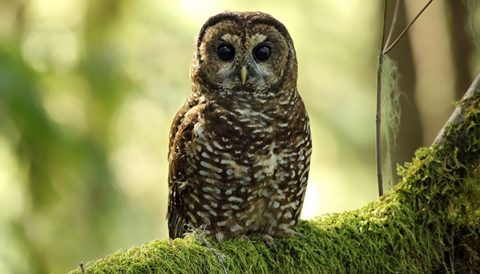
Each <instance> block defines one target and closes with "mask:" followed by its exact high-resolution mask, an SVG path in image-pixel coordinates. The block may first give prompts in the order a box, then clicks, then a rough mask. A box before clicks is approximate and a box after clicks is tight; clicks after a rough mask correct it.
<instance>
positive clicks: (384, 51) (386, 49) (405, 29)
mask: <svg viewBox="0 0 480 274" xmlns="http://www.w3.org/2000/svg"><path fill="white" fill-rule="evenodd" d="M432 2H433V0H430V1H428V3H427V4H426V5H425V6H424V7H423V8H422V9H421V10H420V12H419V13H417V15H416V16H415V17H414V18H413V20H412V21H411V22H410V23H409V24H408V25H407V26H406V27H405V28H404V29H403V30H402V32H401V33H400V34H399V35H398V36H397V38H396V39H395V41H393V42H392V44H391V45H389V46H386V47H385V48H384V50H383V51H382V53H383V54H387V53H388V52H389V51H390V50H391V49H392V48H393V47H395V45H396V44H397V43H398V41H400V39H402V37H403V36H404V35H405V33H407V31H408V30H409V29H410V28H411V27H412V26H413V24H414V23H415V21H417V19H418V18H419V17H420V15H422V13H423V12H424V11H425V10H426V9H427V8H428V6H430V4H431V3H432Z"/></svg>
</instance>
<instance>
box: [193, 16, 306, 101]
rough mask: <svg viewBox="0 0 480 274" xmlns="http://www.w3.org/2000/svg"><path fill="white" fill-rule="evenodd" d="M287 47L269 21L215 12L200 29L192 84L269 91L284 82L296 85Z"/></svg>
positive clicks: (291, 52)
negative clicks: (195, 82)
mask: <svg viewBox="0 0 480 274" xmlns="http://www.w3.org/2000/svg"><path fill="white" fill-rule="evenodd" d="M295 58H296V57H295V50H294V48H293V42H292V40H291V38H290V35H289V34H288V32H287V30H286V28H285V27H284V26H283V25H282V24H281V23H280V22H278V21H277V20H276V19H274V18H273V17H272V16H270V15H268V14H265V13H260V12H255V13H246V12H245V13H239V12H234V13H233V12H227V13H221V14H219V15H216V16H214V17H212V18H210V19H209V20H208V21H207V22H206V23H205V25H204V26H203V27H202V30H201V32H200V35H199V38H198V41H197V52H196V56H195V58H194V61H193V64H192V80H193V81H196V80H198V81H200V82H201V83H202V84H204V85H207V86H209V87H210V90H214V91H231V92H235V91H246V92H260V93H261V92H274V91H275V90H276V87H279V86H281V85H282V83H283V82H284V81H285V78H287V77H288V78H289V79H290V80H291V79H294V81H296V73H297V72H296V59H295Z"/></svg>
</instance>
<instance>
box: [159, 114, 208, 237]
mask: <svg viewBox="0 0 480 274" xmlns="http://www.w3.org/2000/svg"><path fill="white" fill-rule="evenodd" d="M202 110H203V106H202V105H200V106H195V107H193V108H190V109H188V111H185V110H184V111H182V110H181V111H180V112H179V113H178V114H177V117H176V118H175V120H174V122H173V125H172V129H171V135H170V148H169V153H168V162H169V172H168V189H169V197H168V213H167V219H168V232H169V236H170V238H172V239H173V238H178V237H182V236H183V234H184V233H185V230H186V226H187V225H188V220H187V218H186V214H185V207H184V204H183V197H184V195H185V194H184V192H185V191H187V190H188V174H187V171H186V166H187V162H186V161H187V152H186V149H187V146H188V145H189V144H191V143H192V142H194V138H195V135H194V133H193V128H194V126H195V124H196V123H197V122H198V120H199V118H198V117H199V113H200V112H201V111H202Z"/></svg>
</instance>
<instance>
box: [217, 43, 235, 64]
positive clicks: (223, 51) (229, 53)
mask: <svg viewBox="0 0 480 274" xmlns="http://www.w3.org/2000/svg"><path fill="white" fill-rule="evenodd" d="M217 55H218V57H219V58H220V59H222V60H223V61H230V60H232V59H233V57H235V49H234V48H233V46H232V45H230V44H223V45H220V46H219V47H218V48H217Z"/></svg>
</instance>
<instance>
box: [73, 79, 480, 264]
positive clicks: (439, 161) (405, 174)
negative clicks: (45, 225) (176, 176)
mask: <svg viewBox="0 0 480 274" xmlns="http://www.w3.org/2000/svg"><path fill="white" fill-rule="evenodd" d="M479 162H480V74H479V75H478V76H477V79H476V80H475V82H474V83H473V84H472V86H471V87H470V89H469V91H468V92H467V94H466V96H465V97H464V99H462V102H461V103H459V105H458V108H457V110H456V112H455V113H454V114H453V115H452V117H451V119H449V122H448V123H447V125H446V126H445V127H444V130H443V131H442V133H441V134H440V135H439V137H438V138H437V140H436V142H435V143H434V144H433V145H432V146H431V147H430V148H422V149H420V150H418V151H417V153H416V155H415V157H414V159H413V160H412V162H411V163H408V164H406V165H404V166H403V167H402V168H400V171H399V172H400V175H401V176H402V179H401V181H400V182H399V183H398V185H397V186H396V187H395V189H394V190H393V191H392V192H391V193H389V194H387V195H385V196H383V197H381V198H380V199H378V200H377V201H375V202H373V203H370V204H368V205H367V206H365V207H363V208H361V209H358V210H355V211H350V212H344V213H339V214H330V215H325V216H321V217H318V218H316V219H314V220H310V221H302V222H300V224H299V225H298V226H297V231H299V232H301V233H302V234H303V235H304V237H296V238H289V239H278V240H276V242H275V244H274V245H273V246H267V245H265V244H264V243H263V242H262V241H260V240H258V241H257V240H255V239H253V240H247V241H245V240H243V241H242V240H226V241H223V242H221V243H218V242H216V241H214V240H212V239H210V238H205V237H203V236H202V235H193V236H190V237H187V238H185V239H176V240H173V241H172V240H157V241H152V242H150V243H147V244H144V245H142V246H138V247H134V248H131V249H129V250H126V251H119V252H117V253H114V254H112V255H110V256H108V257H106V258H103V259H99V260H96V261H93V262H90V263H88V264H87V265H86V267H85V271H86V272H87V273H346V272H354V273H357V272H358V273H378V272H380V273H384V272H401V273H431V272H459V273H469V272H476V271H478V270H479V269H480V179H479V176H478V165H479ZM72 272H73V273H81V270H80V268H77V269H76V270H74V271H72Z"/></svg>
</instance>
